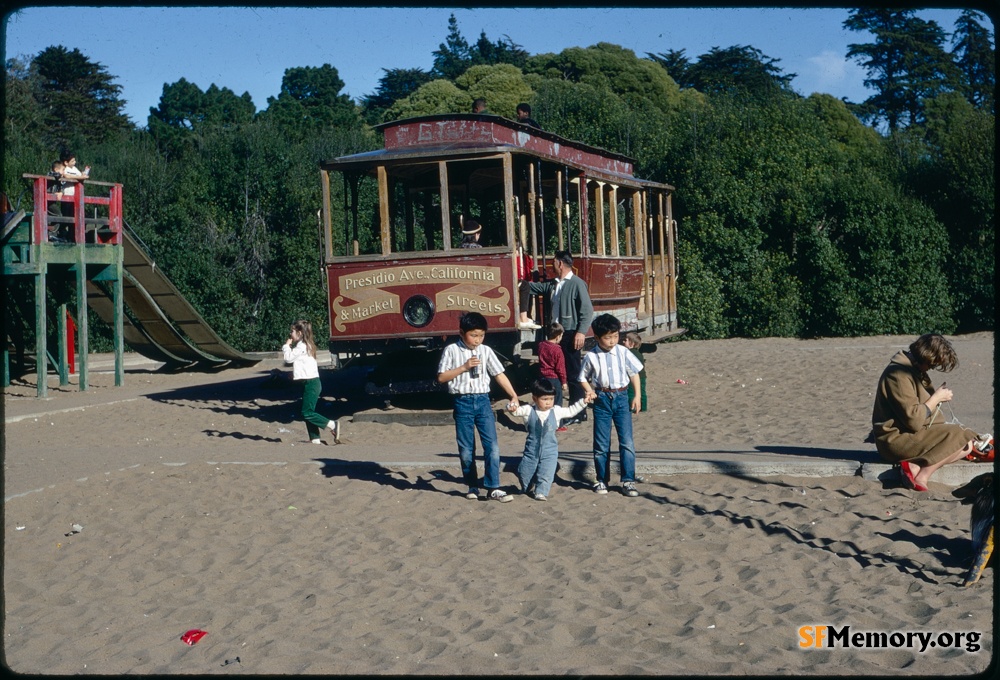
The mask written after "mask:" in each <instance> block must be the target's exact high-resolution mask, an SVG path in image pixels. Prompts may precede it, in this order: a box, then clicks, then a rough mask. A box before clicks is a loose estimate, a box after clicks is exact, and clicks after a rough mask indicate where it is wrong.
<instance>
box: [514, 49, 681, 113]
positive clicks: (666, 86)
mask: <svg viewBox="0 0 1000 680" xmlns="http://www.w3.org/2000/svg"><path fill="white" fill-rule="evenodd" d="M525 73H536V74H538V75H540V76H542V77H543V78H549V79H561V80H567V81H569V82H573V83H586V84H588V85H592V86H593V87H595V88H597V89H606V90H610V91H612V92H614V93H615V94H617V95H618V96H620V97H621V98H622V99H624V100H625V101H626V102H627V103H628V104H629V105H630V106H639V102H640V101H641V100H643V99H645V100H648V101H649V102H651V103H652V104H653V105H654V106H656V107H658V108H660V109H662V110H664V111H668V110H672V109H673V108H675V107H676V106H677V105H678V102H679V100H680V88H678V87H677V83H676V82H674V80H673V79H672V78H671V77H670V76H669V75H667V73H666V71H664V70H663V69H662V68H660V67H659V66H658V65H657V64H655V63H653V62H652V61H650V60H649V59H640V58H639V57H637V56H635V52H633V51H632V50H629V49H625V48H624V47H621V46H619V45H613V44H611V43H598V44H597V45H593V46H591V47H585V48H584V47H570V48H567V49H565V50H563V51H562V52H560V53H559V54H551V53H548V54H538V55H535V56H533V57H531V58H530V59H529V60H528V63H527V64H526V65H525Z"/></svg>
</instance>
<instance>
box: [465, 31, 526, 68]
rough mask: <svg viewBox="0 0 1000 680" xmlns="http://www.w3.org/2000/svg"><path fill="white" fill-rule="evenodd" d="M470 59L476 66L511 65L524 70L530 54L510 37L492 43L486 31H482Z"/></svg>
mask: <svg viewBox="0 0 1000 680" xmlns="http://www.w3.org/2000/svg"><path fill="white" fill-rule="evenodd" d="M469 57H470V60H471V62H472V63H473V64H475V65H485V66H493V65H494V64H511V65H512V66H517V67H518V68H522V67H523V66H524V65H525V63H527V61H528V52H527V50H525V49H524V48H523V47H521V46H520V45H518V44H517V43H515V42H514V41H513V40H511V38H510V36H508V35H505V36H503V38H501V39H499V40H497V41H496V42H495V43H492V42H490V39H489V38H487V37H486V31H481V32H480V33H479V40H477V41H476V44H475V45H474V46H472V47H471V48H470V49H469Z"/></svg>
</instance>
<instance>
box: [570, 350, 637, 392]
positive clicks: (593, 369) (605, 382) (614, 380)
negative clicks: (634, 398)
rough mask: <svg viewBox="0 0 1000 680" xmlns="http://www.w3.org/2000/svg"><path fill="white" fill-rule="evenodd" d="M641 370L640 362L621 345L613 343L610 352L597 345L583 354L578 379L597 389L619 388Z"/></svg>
mask: <svg viewBox="0 0 1000 680" xmlns="http://www.w3.org/2000/svg"><path fill="white" fill-rule="evenodd" d="M641 370H642V362H641V361H639V360H638V359H637V358H636V356H635V355H634V354H632V352H630V351H628V349H626V348H625V347H623V346H622V345H615V346H614V347H612V348H611V351H610V352H605V351H604V350H603V349H601V347H600V345H598V346H596V347H594V349H592V350H590V351H589V352H587V353H586V354H585V355H584V357H583V366H582V367H581V368H580V375H579V377H578V380H579V381H580V382H589V383H590V384H591V385H593V386H594V388H595V389H598V390H620V389H623V388H625V387H628V384H629V379H630V378H631V377H632V376H633V375H635V374H637V373H638V372H639V371H641Z"/></svg>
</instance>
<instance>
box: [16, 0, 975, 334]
mask: <svg viewBox="0 0 1000 680" xmlns="http://www.w3.org/2000/svg"><path fill="white" fill-rule="evenodd" d="M978 19H981V16H980V17H977V15H976V13H974V12H969V13H965V14H963V21H962V22H960V25H959V30H958V31H956V34H955V36H954V37H953V41H952V42H953V44H954V46H955V52H954V53H953V54H952V55H948V54H947V53H946V52H944V50H943V45H944V41H945V38H946V36H945V35H944V34H943V32H941V31H940V29H939V28H937V27H936V26H935V25H933V22H922V21H920V20H919V19H917V18H916V17H915V15H913V13H912V12H911V11H908V10H900V11H890V10H852V13H851V19H850V20H849V22H850V24H851V26H850V27H851V28H853V29H854V30H858V31H862V30H864V31H869V32H870V33H871V35H872V36H873V39H872V41H871V42H869V43H861V44H858V45H854V46H852V48H851V49H852V54H853V55H854V56H856V57H859V58H861V59H864V60H865V61H864V63H865V66H866V68H867V69H869V75H870V79H869V85H870V87H871V88H872V89H873V90H874V92H875V93H874V94H873V96H872V98H870V99H869V100H868V101H866V102H864V103H863V104H861V105H853V104H849V103H845V102H842V101H840V100H837V99H835V98H834V97H831V96H829V95H824V94H815V95H812V96H810V97H807V98H804V97H801V96H799V95H798V94H796V93H795V92H794V91H792V90H791V89H790V87H789V81H790V78H791V76H790V75H788V74H784V73H783V72H782V71H781V69H780V68H779V67H778V65H777V60H774V59H770V58H768V57H767V56H766V55H764V54H762V53H761V52H760V51H759V50H756V49H754V48H752V47H750V46H734V47H730V48H726V49H719V48H713V49H712V50H711V51H709V52H708V53H706V54H704V55H701V56H700V57H698V58H697V59H694V60H689V59H688V58H687V57H685V56H684V54H683V51H674V50H665V51H664V52H662V53H659V54H655V55H654V54H651V55H648V56H649V58H640V57H637V56H636V55H635V54H634V53H633V52H631V51H630V50H627V49H624V48H622V47H619V46H617V45H610V44H606V43H601V44H598V45H595V46H591V47H586V48H582V47H573V48H568V49H565V50H563V51H562V52H560V53H558V54H538V55H528V54H527V53H525V52H524V50H523V49H521V48H520V47H519V46H517V45H516V44H514V43H513V41H511V40H510V38H508V37H506V36H505V37H504V38H503V39H501V40H496V41H491V40H490V39H488V38H487V37H486V35H485V34H481V35H480V38H479V40H478V41H477V42H476V43H474V44H472V45H470V44H469V43H468V42H467V41H465V39H464V38H463V37H462V36H461V33H460V32H459V31H458V26H457V22H456V21H454V19H453V20H452V21H451V22H450V23H449V27H448V35H447V38H446V40H445V42H444V43H442V44H441V46H440V49H439V50H438V51H436V52H435V53H434V54H433V55H432V57H433V62H434V65H433V68H432V69H430V70H428V71H423V70H420V69H392V68H386V69H385V75H384V76H383V78H382V79H381V80H380V82H379V86H378V88H377V90H376V92H374V93H373V94H371V95H368V96H367V97H364V98H362V100H361V101H360V102H359V104H358V105H355V103H354V102H352V101H351V100H350V99H349V98H348V97H347V96H346V95H344V94H342V93H341V90H342V88H343V82H342V81H341V79H340V78H339V75H338V73H337V70H336V68H335V67H333V66H331V65H329V64H325V65H323V66H322V67H318V68H316V67H302V68H292V69H288V71H286V73H285V77H284V78H283V80H282V86H281V91H280V92H279V93H278V94H277V95H276V96H274V97H271V98H269V99H268V102H267V107H266V108H265V109H263V110H261V111H256V110H255V107H254V105H253V103H252V101H251V100H250V97H249V95H247V94H243V95H237V94H236V93H234V92H233V91H231V90H230V89H228V88H226V87H223V86H217V85H215V84H212V85H210V86H209V87H208V89H207V90H202V89H201V88H199V87H198V86H197V85H195V84H193V83H190V82H188V81H186V80H185V79H183V78H182V79H180V80H179V81H177V82H175V83H168V84H164V86H163V94H162V96H161V98H160V102H159V105H158V106H157V107H154V108H152V109H151V110H150V115H149V118H148V121H146V123H147V126H148V127H147V128H145V129H136V128H132V127H130V126H127V125H123V124H122V119H121V114H120V111H121V105H122V102H121V100H120V94H121V93H120V90H119V89H118V88H117V86H116V85H114V83H113V77H112V76H110V75H109V74H107V73H106V71H105V70H104V68H103V67H102V66H101V65H99V64H95V63H92V62H90V61H89V60H88V59H87V58H86V57H84V56H83V55H80V54H79V53H76V51H74V52H68V51H67V50H65V48H48V49H47V50H45V51H43V52H42V53H40V54H39V55H36V56H35V57H34V58H33V59H30V60H10V61H9V62H8V63H7V73H6V82H7V89H6V97H7V101H6V104H7V108H6V115H5V118H4V134H5V156H4V190H5V192H6V193H7V194H8V195H9V196H11V197H12V198H16V197H18V196H24V192H25V187H26V185H25V183H24V182H23V180H21V179H20V175H21V173H23V172H34V173H39V172H43V171H44V170H46V169H47V167H48V164H49V163H50V162H51V160H52V159H53V158H54V156H55V154H56V153H57V150H58V149H57V145H58V144H59V143H63V142H68V143H72V144H73V145H74V151H75V152H76V153H77V156H78V157H79V158H80V160H81V164H87V165H92V166H93V168H94V169H93V171H92V177H94V178H95V179H100V180H110V181H116V182H121V183H122V184H123V185H124V186H125V196H126V198H125V210H126V220H127V221H128V223H129V225H130V226H131V227H132V228H133V229H134V230H135V232H136V233H137V234H138V235H139V237H140V238H141V239H142V240H143V241H144V242H145V243H146V244H147V246H148V247H149V249H150V251H151V253H152V255H153V257H154V258H155V259H156V262H157V264H158V266H160V267H162V268H163V269H164V270H165V271H166V272H167V273H168V275H169V276H170V277H171V279H172V280H173V282H174V283H175V285H177V287H178V288H179V289H180V290H181V292H182V293H183V294H184V295H186V296H187V297H188V298H189V299H190V300H191V302H192V303H193V304H194V306H195V307H196V308H197V309H198V310H199V312H200V313H201V314H202V315H203V316H204V317H205V318H206V320H207V321H208V322H209V323H210V324H212V325H213V326H214V327H215V328H216V330H217V331H218V332H219V333H220V335H222V337H223V338H225V339H226V340H227V341H229V342H230V343H232V344H233V345H234V346H236V347H238V348H240V349H243V350H264V349H273V348H274V347H275V346H276V344H277V343H279V342H280V340H281V339H282V338H283V337H284V331H285V328H286V326H287V324H288V322H289V321H291V320H292V319H293V318H294V317H297V316H300V315H301V316H306V317H309V318H311V319H313V320H314V322H315V323H316V325H317V327H318V328H317V331H318V334H319V337H323V333H325V332H326V328H325V326H326V323H327V311H326V300H325V289H324V282H323V279H322V276H321V258H322V252H321V248H320V242H319V233H318V220H317V210H318V208H319V206H320V183H319V173H318V162H319V161H320V160H322V159H329V158H333V157H336V156H339V155H343V154H347V153H354V152H358V151H363V150H370V149H374V148H378V146H379V144H380V142H379V140H378V138H377V135H375V134H374V133H373V132H372V130H371V128H370V127H369V126H370V125H371V124H375V123H378V122H382V121H385V120H390V119H394V118H402V117H409V116H415V115H423V114H430V113H445V112H456V111H468V110H469V108H470V106H471V103H472V100H473V99H475V98H477V97H483V98H485V99H486V100H487V102H488V106H489V109H490V111H491V112H492V113H494V114H497V115H503V116H507V117H511V118H513V117H514V107H515V106H516V104H517V103H518V102H520V101H527V102H529V103H531V105H532V107H533V110H534V111H533V115H534V117H535V118H536V119H537V120H539V121H540V122H541V124H542V126H543V127H545V129H547V130H551V131H553V132H555V133H557V134H560V135H563V136H565V137H568V138H573V139H578V140H581V141H584V142H587V143H590V144H594V145H597V146H601V147H604V148H607V149H610V150H613V151H616V152H619V153H624V154H626V155H629V156H632V157H633V158H635V159H636V163H637V174H638V175H640V176H642V177H646V178H649V179H653V180H658V181H662V182H666V183H670V184H673V185H674V186H676V187H677V192H676V196H675V201H674V211H675V215H676V216H677V219H678V221H679V243H678V247H677V257H678V266H679V272H680V278H679V285H678V297H679V308H680V321H681V325H682V326H685V327H687V328H689V329H690V335H691V336H692V337H701V338H707V337H729V336H747V337H760V336H771V335H778V336H850V335H863V334H880V333H904V334H918V333H923V332H926V331H940V332H953V331H955V330H962V331H973V330H982V329H992V327H993V322H994V297H995V293H994V271H995V264H994V257H993V252H994V248H995V236H994V220H995V216H994V195H995V180H994V169H993V166H994V148H995V133H994V111H993V106H994V103H993V95H992V93H993V87H994V75H993V70H992V64H993V62H992V47H990V44H991V41H992V34H990V33H989V32H987V31H985V29H983V28H982V26H981V25H980V24H979V23H978ZM904 38H905V39H904ZM987 54H988V55H989V58H987ZM58 64H64V66H58ZM53 69H55V70H54V71H53ZM904 76H905V77H904ZM60 102H62V103H60ZM67 102H68V103H67ZM57 105H59V106H66V105H71V106H73V107H75V108H77V109H79V110H81V111H86V112H89V113H87V115H86V116H66V117H64V118H63V119H62V120H61V124H60V125H59V126H57V127H53V121H52V119H51V117H50V116H51V110H52V108H51V107H53V106H57ZM95 116H103V117H98V118H95ZM858 116H861V118H859V117H858ZM863 121H866V122H870V123H872V124H875V125H879V124H881V123H885V128H884V129H883V133H884V134H882V133H880V132H879V131H877V130H876V129H873V128H872V127H869V126H867V125H866V124H865V122H863ZM332 189H333V191H334V192H335V193H336V192H339V191H340V187H339V186H337V185H336V184H335V185H334V186H333V187H332ZM29 198H30V197H29ZM333 200H334V205H338V204H339V201H340V200H342V199H341V198H340V197H339V196H337V195H335V196H334V199H333ZM336 247H338V248H339V247H340V244H337V245H336ZM98 327H99V324H92V329H94V330H97V328H98Z"/></svg>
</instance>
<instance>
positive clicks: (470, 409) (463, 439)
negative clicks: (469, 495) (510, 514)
mask: <svg viewBox="0 0 1000 680" xmlns="http://www.w3.org/2000/svg"><path fill="white" fill-rule="evenodd" d="M453 417H454V418H455V439H456V441H457V443H458V459H459V461H460V462H461V463H462V476H463V477H464V478H465V483H466V484H467V485H469V486H470V487H477V488H478V487H479V471H478V470H477V469H476V460H475V457H476V433H475V430H479V439H480V441H481V442H482V443H483V463H484V467H485V468H486V470H485V472H486V474H485V475H484V476H483V485H484V486H485V487H486V488H487V489H496V488H498V487H499V486H500V447H499V446H497V419H496V416H495V415H493V406H492V405H491V404H490V395H488V394H456V395H455V411H454V413H453Z"/></svg>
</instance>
